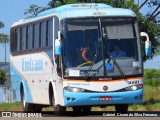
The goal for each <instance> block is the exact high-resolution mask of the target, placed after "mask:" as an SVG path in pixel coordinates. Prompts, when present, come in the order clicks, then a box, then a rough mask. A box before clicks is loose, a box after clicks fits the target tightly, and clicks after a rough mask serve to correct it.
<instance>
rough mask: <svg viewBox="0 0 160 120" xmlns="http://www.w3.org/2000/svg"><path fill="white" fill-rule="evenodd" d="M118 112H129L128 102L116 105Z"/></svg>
mask: <svg viewBox="0 0 160 120" xmlns="http://www.w3.org/2000/svg"><path fill="white" fill-rule="evenodd" d="M115 109H116V113H127V111H128V104H118V105H115Z"/></svg>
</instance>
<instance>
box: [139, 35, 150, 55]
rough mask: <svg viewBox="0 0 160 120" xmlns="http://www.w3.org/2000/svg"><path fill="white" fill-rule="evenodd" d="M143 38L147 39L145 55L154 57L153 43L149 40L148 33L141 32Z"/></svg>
mask: <svg viewBox="0 0 160 120" xmlns="http://www.w3.org/2000/svg"><path fill="white" fill-rule="evenodd" d="M141 37H146V41H145V53H146V56H148V57H150V56H151V55H152V43H151V41H150V40H149V36H148V34H147V33H145V32H141Z"/></svg>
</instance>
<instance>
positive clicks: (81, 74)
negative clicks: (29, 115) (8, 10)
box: [10, 3, 152, 114]
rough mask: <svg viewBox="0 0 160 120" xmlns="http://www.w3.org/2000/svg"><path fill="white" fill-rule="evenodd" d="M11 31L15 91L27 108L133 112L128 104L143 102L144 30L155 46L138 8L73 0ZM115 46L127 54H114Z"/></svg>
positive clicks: (148, 44)
mask: <svg viewBox="0 0 160 120" xmlns="http://www.w3.org/2000/svg"><path fill="white" fill-rule="evenodd" d="M10 35H11V43H10V47H11V54H10V62H11V64H10V69H11V83H12V89H13V96H14V99H15V100H16V101H17V102H22V104H23V110H24V111H26V112H29V111H32V112H41V111H42V108H43V107H47V106H55V113H56V114H60V113H62V112H65V111H66V107H72V108H73V111H75V112H86V113H87V112H90V111H91V107H93V106H98V107H101V108H103V107H106V106H111V105H113V106H115V110H116V112H127V110H128V105H130V104H141V103H142V102H143V61H142V45H141V43H142V41H141V40H140V35H141V36H144V37H146V41H145V47H146V49H145V50H146V55H147V56H150V55H151V53H152V51H151V42H150V41H149V37H148V35H147V33H145V32H141V33H139V28H138V22H137V18H136V14H135V13H134V12H133V11H131V10H129V9H123V8H113V7H111V6H109V5H106V4H101V3H86V4H67V5H63V6H60V7H57V8H53V9H49V10H46V11H44V12H42V13H40V14H38V15H37V16H35V17H32V18H28V19H21V20H19V21H18V22H15V23H14V24H13V25H12V26H11V34H10ZM115 45H117V47H118V49H119V51H120V53H123V54H122V55H120V56H114V55H112V52H113V51H114V50H115ZM85 48H87V51H86V52H85V54H84V55H85V57H87V58H88V61H87V60H84V59H83V56H82V52H83V50H84V49H85Z"/></svg>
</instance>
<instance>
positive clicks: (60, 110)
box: [54, 105, 66, 116]
mask: <svg viewBox="0 0 160 120" xmlns="http://www.w3.org/2000/svg"><path fill="white" fill-rule="evenodd" d="M65 111H66V107H64V106H60V105H56V106H55V109H54V113H55V115H57V116H60V115H63V114H64V113H65Z"/></svg>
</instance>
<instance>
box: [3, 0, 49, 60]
mask: <svg viewBox="0 0 160 120" xmlns="http://www.w3.org/2000/svg"><path fill="white" fill-rule="evenodd" d="M49 1H50V0H0V21H1V22H3V23H4V25H5V27H4V28H1V29H0V33H5V34H9V33H10V27H11V25H12V24H13V23H14V22H17V21H18V20H20V19H23V18H26V17H27V15H24V12H25V10H26V9H28V8H29V7H30V5H32V4H36V5H38V6H42V7H44V6H47V4H48V2H49ZM9 51H10V50H9V44H7V53H6V54H7V57H6V58H7V62H9ZM3 56H4V44H1V43H0V62H4V57H3Z"/></svg>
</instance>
